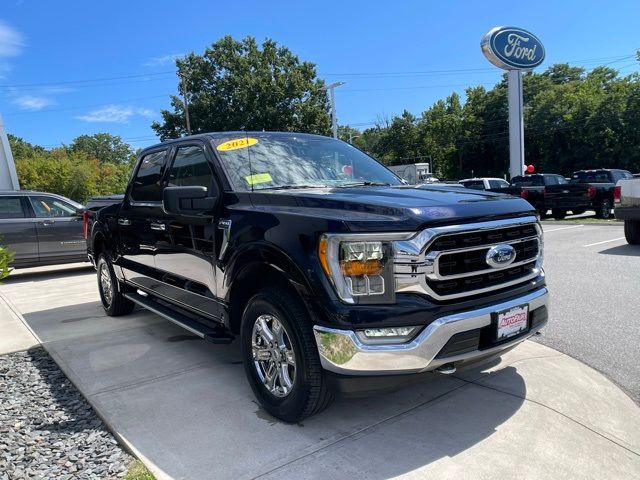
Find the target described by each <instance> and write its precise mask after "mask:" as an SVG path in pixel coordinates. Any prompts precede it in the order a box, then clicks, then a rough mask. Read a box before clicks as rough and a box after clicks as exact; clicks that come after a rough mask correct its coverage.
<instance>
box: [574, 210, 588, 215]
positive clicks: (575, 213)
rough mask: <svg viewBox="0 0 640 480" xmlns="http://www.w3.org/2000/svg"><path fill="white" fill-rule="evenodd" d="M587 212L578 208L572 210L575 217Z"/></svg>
mask: <svg viewBox="0 0 640 480" xmlns="http://www.w3.org/2000/svg"><path fill="white" fill-rule="evenodd" d="M586 211H587V209H586V208H578V209H576V210H571V213H573V214H574V215H582V214H583V213H584V212H586Z"/></svg>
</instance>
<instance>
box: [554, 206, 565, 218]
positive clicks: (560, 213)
mask: <svg viewBox="0 0 640 480" xmlns="http://www.w3.org/2000/svg"><path fill="white" fill-rule="evenodd" d="M551 214H552V215H553V218H555V219H556V220H562V219H564V217H566V216H567V211H566V210H560V209H558V208H554V209H553V210H551Z"/></svg>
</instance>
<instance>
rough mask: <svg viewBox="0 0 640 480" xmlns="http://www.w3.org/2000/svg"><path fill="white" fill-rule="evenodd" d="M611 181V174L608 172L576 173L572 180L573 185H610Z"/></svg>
mask: <svg viewBox="0 0 640 480" xmlns="http://www.w3.org/2000/svg"><path fill="white" fill-rule="evenodd" d="M611 181H612V180H611V174H610V173H609V172H608V171H606V170H593V171H590V172H576V173H574V174H573V177H572V178H571V183H610V182H611Z"/></svg>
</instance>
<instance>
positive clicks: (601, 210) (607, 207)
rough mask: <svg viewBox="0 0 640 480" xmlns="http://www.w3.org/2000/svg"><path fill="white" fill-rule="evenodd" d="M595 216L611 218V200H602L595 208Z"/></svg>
mask: <svg viewBox="0 0 640 480" xmlns="http://www.w3.org/2000/svg"><path fill="white" fill-rule="evenodd" d="M596 217H598V218H611V202H610V201H609V200H606V199H605V200H603V201H602V203H601V204H600V205H598V209H597V210H596Z"/></svg>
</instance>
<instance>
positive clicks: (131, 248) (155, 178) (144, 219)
mask: <svg viewBox="0 0 640 480" xmlns="http://www.w3.org/2000/svg"><path fill="white" fill-rule="evenodd" d="M168 154H169V152H168V150H167V148H161V149H158V150H154V151H151V152H149V153H146V154H145V155H144V156H143V157H142V158H141V159H140V161H139V162H138V168H137V169H136V171H135V173H134V177H133V180H132V181H131V182H130V185H129V188H128V191H127V194H126V195H125V198H124V201H123V203H122V207H121V208H120V212H119V214H118V219H117V222H118V236H119V242H118V244H119V250H120V251H119V253H120V258H119V259H118V264H119V265H120V266H121V267H122V271H123V274H124V276H125V278H126V279H127V281H129V282H131V283H134V284H136V285H139V286H141V287H144V288H147V289H152V288H154V287H155V286H156V284H157V280H156V276H157V275H156V272H155V268H156V266H155V254H156V251H155V250H156V242H157V241H158V238H159V237H161V236H162V235H163V234H164V232H163V231H162V226H161V223H160V222H159V221H158V218H159V217H162V215H163V211H162V177H163V175H164V171H165V167H166V163H167V158H168Z"/></svg>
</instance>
